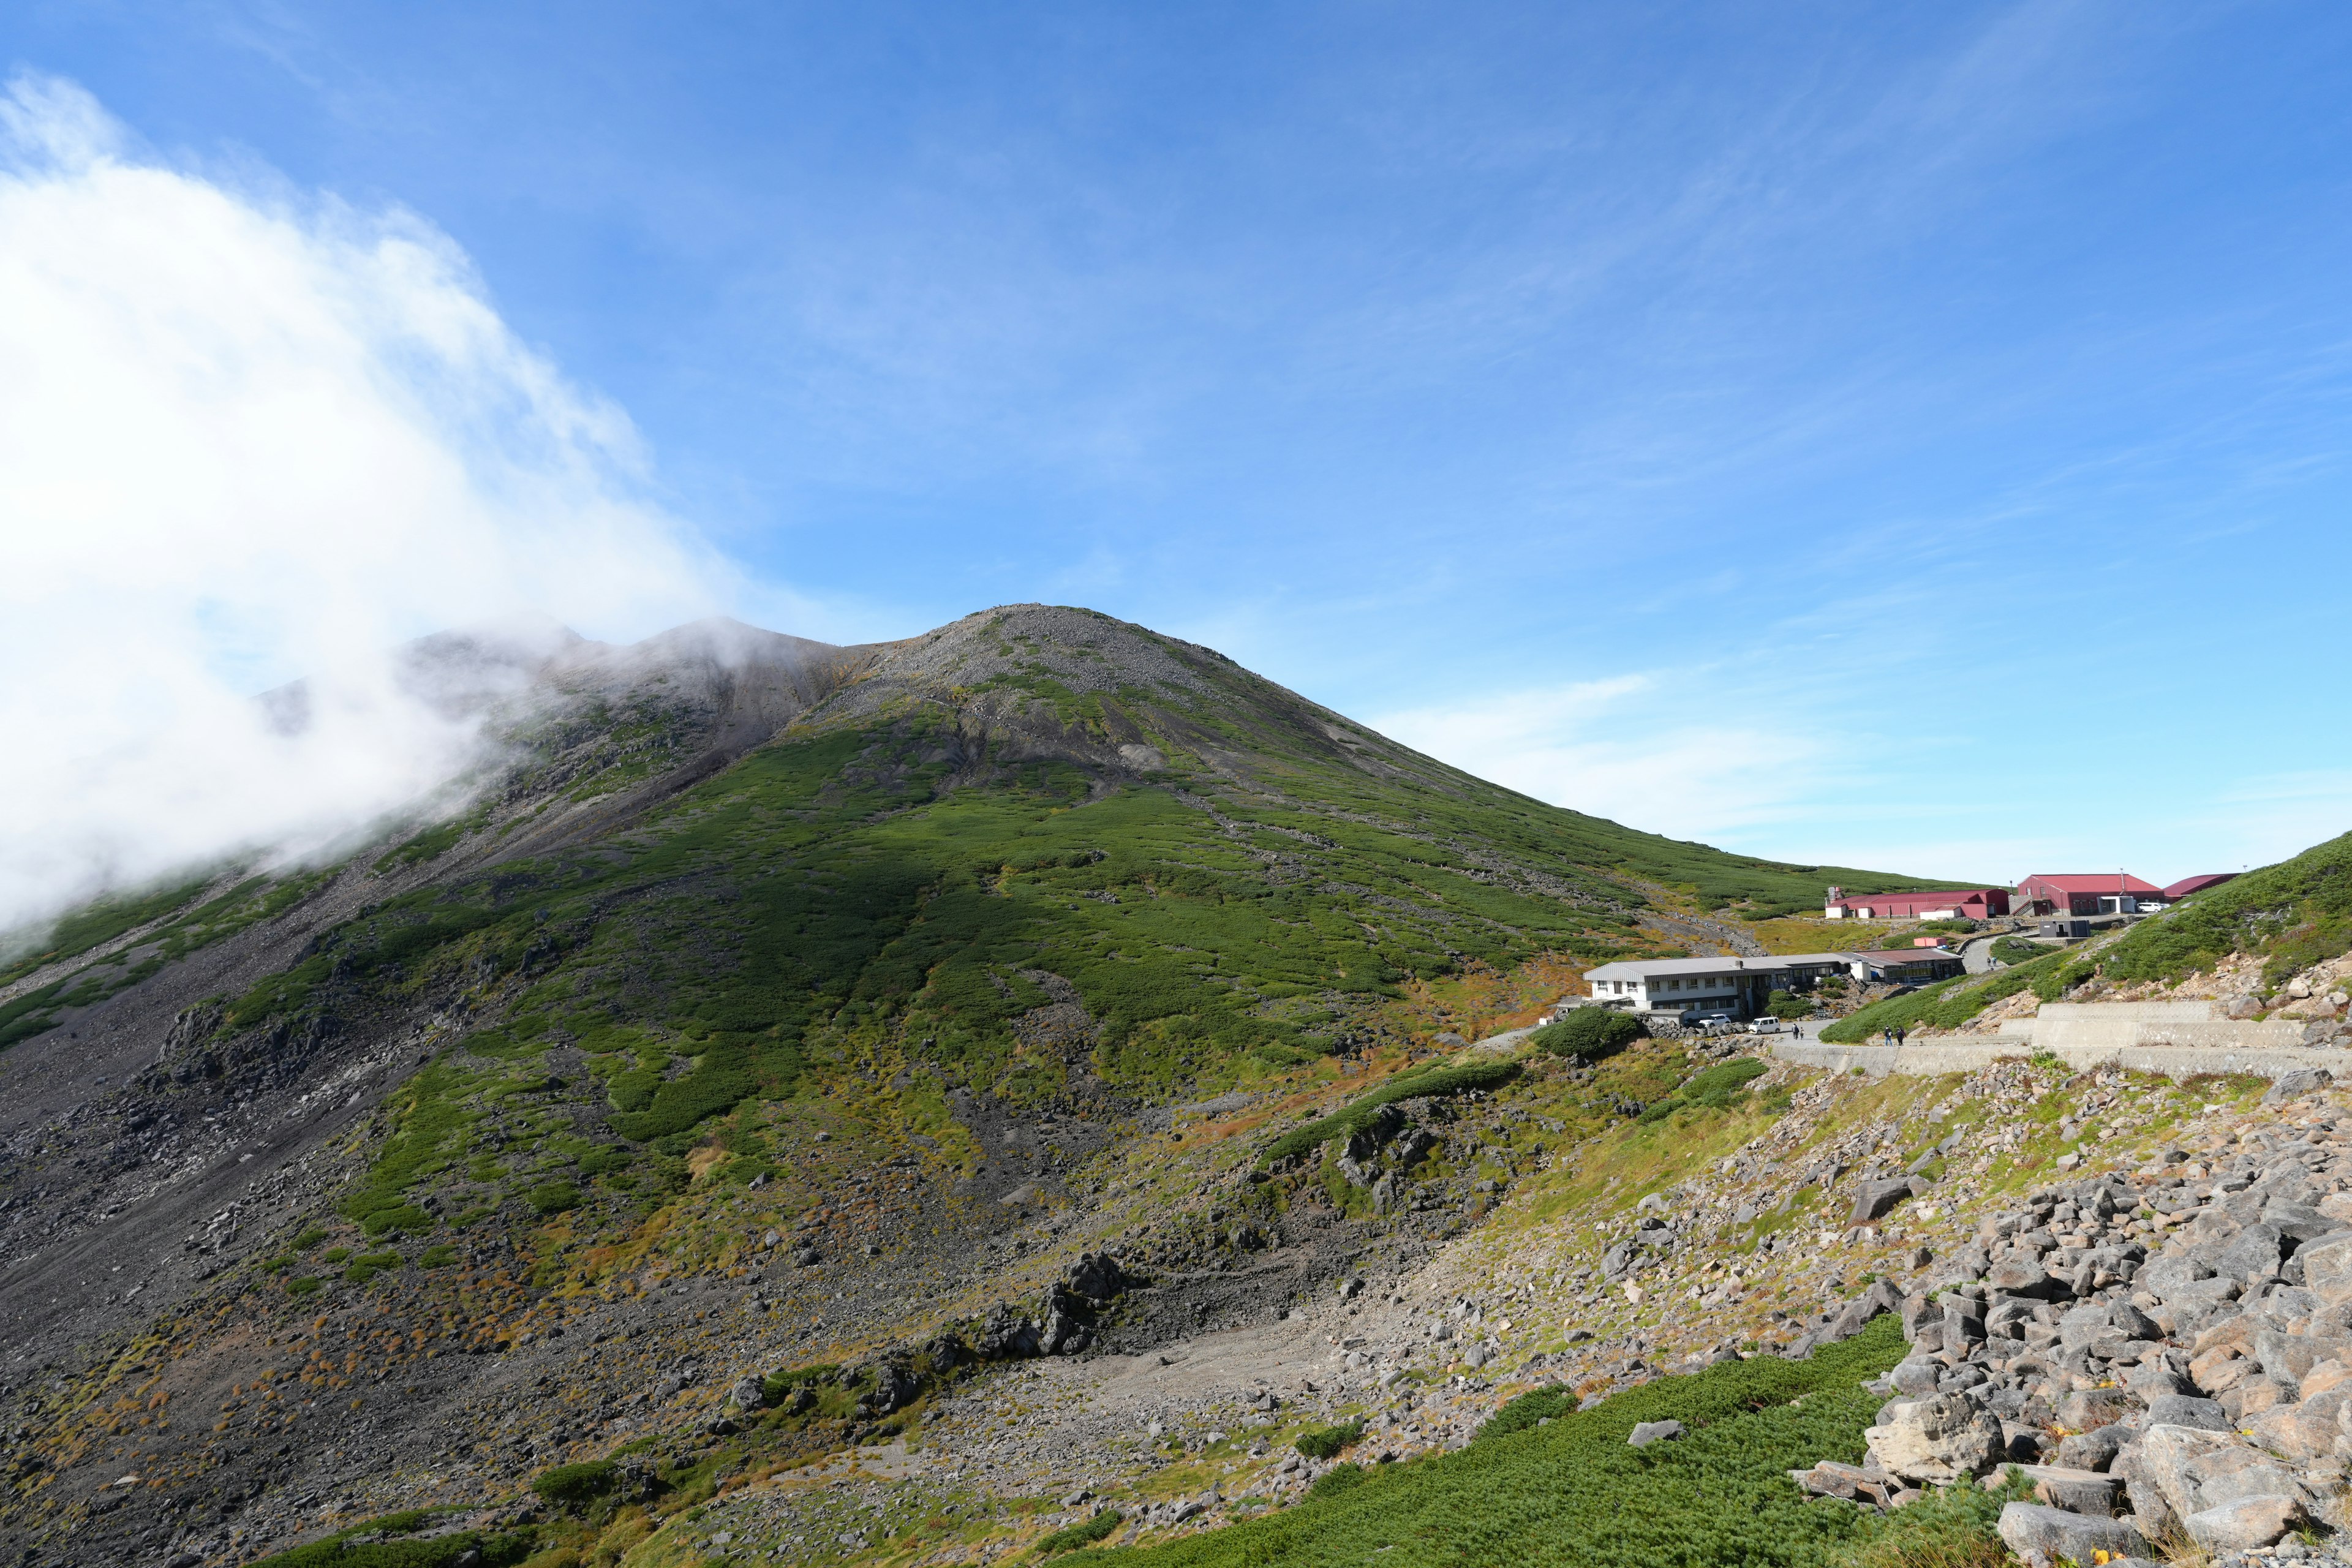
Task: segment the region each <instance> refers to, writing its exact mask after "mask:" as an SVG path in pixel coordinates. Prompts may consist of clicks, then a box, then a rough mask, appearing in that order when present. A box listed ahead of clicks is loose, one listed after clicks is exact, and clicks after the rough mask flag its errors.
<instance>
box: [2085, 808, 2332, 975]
mask: <svg viewBox="0 0 2352 1568" xmlns="http://www.w3.org/2000/svg"><path fill="white" fill-rule="evenodd" d="M2232 952H2257V953H2263V954H2265V955H2267V956H2268V959H2269V962H2268V963H2266V964H2265V965H2264V966H2263V981H2264V983H2265V984H2270V985H2272V986H2276V985H2279V984H2283V983H2284V981H2285V980H2286V979H2287V978H2288V977H2289V976H2291V975H2293V974H2294V973H2295V972H2296V971H2298V970H2301V969H2306V968H2309V967H2310V966H2311V965H2312V964H2315V963H2321V962H2323V961H2325V960H2326V959H2330V958H2336V957H2339V956H2341V955H2342V954H2343V953H2345V952H2352V833H2347V834H2346V835H2344V836H2343V837H2339V838H2331V839H2329V840H2328V841H2327V842H2326V843H2325V844H2317V845H2314V846H2313V847H2311V848H2309V849H2306V850H2305V851H2304V852H2303V853H2302V854H2300V855H2297V856H2295V857H2294V858H2293V859H2289V860H2282V861H2280V862H2279V863H2278V864H2277V865H2275V866H2265V867H2263V868H2262V869H2260V870H2258V871H2252V872H2249V873H2248V874H2247V875H2245V876H2243V877H2240V878H2238V879H2236V880H2235V881H2231V882H2224V883H2223V884H2222V885H2221V886H2220V887H2218V888H2213V889H2209V890H2207V891H2205V892H2202V893H2199V894H2197V895H2196V896H2195V897H2194V898H2191V899H2189V900H2186V901H2184V902H2183V903H2182V904H2181V905H2180V906H2179V908H2178V909H2173V910H2166V911H2165V912H2164V913H2163V914H2160V915H2158V916H2156V917H2154V918H2153V919H2151V920H2147V921H2141V922H2140V923H2139V924H2138V925H2137V926H2135V927H2133V928H2132V929H2131V930H2130V931H2127V932H2126V933H2125V935H2124V937H2123V938H2122V940H2121V941H2119V942H2116V944H2115V946H2114V947H2113V948H2111V949H2109V950H2108V952H2107V953H2106V956H2105V960H2104V962H2103V963H2102V964H2101V966H2100V967H2101V970H2102V972H2103V973H2105V974H2106V975H2107V976H2108V978H2110V979H2114V980H2124V981H2130V980H2166V981H2174V980H2180V979H2183V978H2185V977H2186V976H2188V975H2189V974H2191V973H2196V972H2198V971H2200V970H2208V969H2210V968H2212V967H2213V965H2214V964H2216V963H2220V962H2221V960H2222V959H2224V958H2226V957H2228V956H2229V955H2230V954H2231V953H2232Z"/></svg>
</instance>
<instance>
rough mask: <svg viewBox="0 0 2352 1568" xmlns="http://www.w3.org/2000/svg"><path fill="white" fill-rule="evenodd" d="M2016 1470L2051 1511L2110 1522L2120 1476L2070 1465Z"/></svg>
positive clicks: (2024, 1466)
mask: <svg viewBox="0 0 2352 1568" xmlns="http://www.w3.org/2000/svg"><path fill="white" fill-rule="evenodd" d="M2018 1468H2019V1469H2020V1470H2021V1472H2022V1473H2023V1474H2024V1476H2025V1478H2026V1479H2028V1480H2030V1481H2032V1483H2033V1495H2034V1497H2035V1498H2036V1499H2037V1500H2040V1501H2042V1502H2045V1503H2048V1504H2049V1505H2050V1506H2051V1507H2052V1508H2063V1509H2064V1510H2066V1511H2067V1512H2068V1513H2087V1514H2094V1515H2096V1516H2097V1517H2098V1518H2100V1519H2112V1518H2114V1517H2115V1512H2116V1494H2117V1493H2118V1492H2120V1491H2122V1489H2123V1484H2124V1479H2123V1478H2122V1477H2121V1476H2103V1475H2101V1474H2099V1473H2098V1472H2097V1471H2096V1470H2085V1469H2078V1468H2075V1467H2074V1466H2071V1465H2063V1464H2061V1465H2021V1466H2019V1467H2018Z"/></svg>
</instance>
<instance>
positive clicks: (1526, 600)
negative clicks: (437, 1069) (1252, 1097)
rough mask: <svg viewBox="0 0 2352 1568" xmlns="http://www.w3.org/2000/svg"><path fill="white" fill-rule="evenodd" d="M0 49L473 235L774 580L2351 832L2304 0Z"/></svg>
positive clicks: (2231, 841)
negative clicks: (1041, 615)
mask: <svg viewBox="0 0 2352 1568" xmlns="http://www.w3.org/2000/svg"><path fill="white" fill-rule="evenodd" d="M0 62H5V64H7V65H8V66H10V67H12V68H16V69H19V70H27V71H32V72H37V73H44V74H47V75H54V76H56V77H58V78H62V79H66V80H68V81H70V82H73V83H78V84H79V86H80V87H81V88H83V89H87V91H88V92H89V94H91V95H93V96H94V97H95V99H96V100H98V101H99V102H100V103H101V104H102V105H103V106H104V108H105V110H107V111H108V112H110V114H111V115H113V116H115V117H116V118H118V119H119V120H120V121H121V122H122V123H123V124H124V125H125V126H127V127H128V128H129V131H130V132H131V133H132V134H133V135H135V136H136V137H137V138H139V139H142V142H143V143H144V145H145V146H146V147H147V148H149V149H150V150H151V155H152V157H154V158H155V159H158V160H160V161H162V162H163V163H168V164H169V165H171V166H173V167H174V168H176V169H179V170H182V171H184V172H188V173H191V174H194V175H198V176H201V177H202V178H204V179H206V180H211V181H215V182H217V183H218V184H221V185H222V186H223V187H224V188H233V189H236V190H239V191H242V192H245V193H247V194H248V195H251V194H252V193H256V192H269V191H277V192H279V193H280V194H281V195H283V197H284V199H286V200H289V201H292V202H297V203H310V204H315V203H317V202H319V201H320V200H322V199H324V198H328V197H331V198H333V199H335V200H336V201H339V202H341V203H343V204H348V205H349V206H350V207H352V209H354V210H357V211H360V212H362V213H371V214H383V213H386V212H393V211H397V212H400V213H404V214H408V215H414V218H415V220H416V221H417V222H418V223H420V224H421V225H424V226H430V227H431V228H432V229H434V230H437V231H438V233H439V234H440V235H442V236H446V240H447V242H448V243H449V245H450V246H452V247H455V249H456V251H457V252H461V253H462V257H463V258H465V259H466V260H467V261H468V262H469V263H470V266H471V268H472V269H473V276H474V278H475V279H476V283H475V287H477V288H478V290H479V292H480V294H481V295H482V296H483V297H484V298H486V299H487V300H488V302H489V303H490V304H491V305H492V306H493V307H494V308H495V310H496V312H497V314H498V316H499V318H500V319H501V320H502V321H503V323H504V325H505V327H506V328H507V329H508V330H509V331H511V333H512V334H513V337H514V338H515V340H516V341H517V342H520V343H521V344H524V345H528V347H529V349H530V351H531V352H532V353H535V354H536V355H538V356H540V357H541V359H543V361H544V363H546V364H548V365H551V366H552V367H556V368H557V369H559V370H560V372H561V374H562V376H564V377H565V378H568V381H569V382H570V383H571V384H576V385H577V386H579V387H581V388H583V389H585V394H586V395H593V397H597V398H601V399H604V400H609V403H610V405H612V406H613V407H614V408H615V409H617V410H618V411H620V412H622V413H625V416H626V418H627V420H628V421H629V422H631V423H632V424H633V426H634V428H635V436H636V439H637V442H638V443H639V445H640V447H641V449H642V453H643V464H642V467H639V468H632V469H630V471H629V475H628V478H627V479H626V481H625V482H626V484H627V485H628V486H629V487H630V488H631V489H632V491H633V494H634V495H635V497H636V499H638V500H642V501H643V502H644V503H645V504H646V505H647V506H649V507H652V508H656V509H658V510H660V511H661V512H662V513H663V514H664V515H666V516H667V517H669V518H672V519H675V520H677V521H679V522H680V523H681V524H682V525H683V526H684V527H685V528H687V529H688V530H689V531H692V532H693V533H694V534H695V535H697V536H698V539H699V540H702V541H707V542H708V543H709V545H710V546H711V547H712V548H713V549H714V550H715V551H716V552H718V553H719V555H720V556H722V557H723V558H725V559H726V560H728V561H730V562H731V563H734V565H735V566H736V567H738V568H740V574H741V578H742V580H743V583H744V586H743V587H742V589H741V591H740V596H739V598H738V600H737V601H736V603H737V606H738V607H739V608H740V610H742V611H743V613H746V614H747V615H748V616H753V617H755V618H761V619H764V620H767V621H768V622H770V623H771V624H777V625H781V626H784V628H785V629H791V630H795V631H801V632H803V633H806V634H809V635H815V636H825V637H834V638H836V639H853V638H869V637H891V636H901V635H907V634H909V633H912V632H915V631H918V630H920V629H923V628H925V627H928V626H932V625H934V624H937V623H939V622H941V621H944V620H947V619H950V618H952V617H954V616H959V615H961V614H964V613H966V612H968V611H971V610H972V609H976V608H979V607H982V606H984V605H990V604H994V603H1000V602H1005V601H1016V600H1027V599H1044V600H1048V601H1055V602H1064V603H1078V604H1086V605H1094V606H1096V607H1098V608H1101V609H1103V610H1106V611H1108V612H1110V613H1112V614H1115V615H1118V616H1126V617H1129V618H1131V619H1134V620H1138V621H1141V622H1144V623H1146V624H1149V625H1151V626H1156V627H1159V628H1160V629H1163V630H1167V631H1170V632H1173V633H1176V634H1179V635H1181V636H1185V637H1193V638H1196V639H1199V640H1202V641H1205V642H1208V643H1210V644H1212V645H1213V646H1215V647H1219V648H1220V649H1222V650H1223V651H1224V652H1226V653H1228V654H1230V655H1232V656H1233V657H1234V658H1238V659H1240V660H1242V661H1244V663H1247V664H1249V665H1251V666H1253V667H1255V668H1258V669H1260V670H1262V671H1264V672H1265V673H1266V674H1268V675H1270V676H1272V677H1274V678H1275V679H1279V680H1282V681H1284V682H1285V683H1286V684H1288V685H1290V686H1293V687H1295V688H1297V689H1299V690H1301V691H1303V692H1305V693H1307V695H1309V696H1311V697H1313V698H1316V699H1317V700H1321V701H1323V702H1326V703H1328V704H1329V705H1331V706H1333V707H1335V708H1338V709H1339V710H1343V711H1346V712H1348V713H1350V714H1352V715H1355V716H1357V717H1360V718H1362V719H1365V720H1368V721H1371V722H1374V723H1377V724H1381V725H1382V726H1383V727H1384V728H1387V729H1389V730H1390V731H1391V732H1392V733H1396V734H1398V735H1399V736H1400V737H1401V738H1403V739H1407V740H1409V741H1412V742H1414V743H1416V744H1420V745H1422V746H1423V747H1424V748H1425V749H1428V750H1432V751H1433V752H1437V753H1438V754H1440V755H1443V756H1445V757H1447V758H1448V759H1449V760H1451V761H1454V762H1457V763H1462V764H1463V765H1465V766H1469V767H1472V768H1474V769H1475V770H1477V771H1479V772H1481V773H1486V774H1487V775H1488V776H1492V777H1496V778H1497V779H1500V780H1502V781H1503V782H1506V783H1508V784H1514V785H1516V786H1517V787H1519V788H1522V789H1526V790H1528V792H1529V793H1531V794H1536V795H1541V796H1544V797H1545V798H1549V799H1552V800H1556V801H1559V802H1560V803H1561V804H1564V805H1575V806H1579V807H1581V808H1584V809H1590V810H1595V811H1599V812H1601V813H1603V814H1605V815H1609V816H1616V817H1619V818H1621V819H1622V820H1625V821H1629V822H1632V823H1634V824H1636V825H1638V826H1645V827H1654V828H1657V829H1660V830H1663V831H1666V832H1670V833H1674V834H1676V835H1678V836H1685V837H1703V838H1706V839H1707V840H1709V841H1711V842H1716V843H1719V844H1723V845H1727V846H1729V847H1736V848H1740V849H1744V850H1748V851H1752V852H1756V853H1761V854H1769V855H1772V856H1776V857H1780V858H1791V859H1798V860H1807V861H1811V860H1822V861H1843V862H1845V863H1860V864H1865V865H1876V866H1886V867H1891V868H1899V869H1905V870H1912V871H1916V872H1919V873H1921V874H1923V875H1934V876H1937V877H1943V878H1952V879H1961V878H1966V879H1987V880H2000V881H2006V880H2013V879H2016V878H2018V877H2020V876H2022V875H2024V874H2026V873H2028V872H2032V871H2049V870H2067V871H2071V870H2094V869H2101V868H2109V867H2113V866H2116V865H2128V866H2129V867H2130V868H2131V869H2132V870H2133V871H2135V872H2136V873H2138V874H2141V875H2145V876H2149V877H2153V878H2156V879H2158V880H2165V879H2170V878H2173V877H2176V876H2179V875H2183V874H2186V873H2189V872H2194V871H2202V870H2208V869H2223V868H2235V867H2237V866H2239V865H2241V864H2242V863H2245V862H2248V861H2253V862H2259V861H2262V860H2263V859H2267V858H2276V857H2278V856H2280V855H2283V854H2286V853H2290V852H2292V851H2293V850H2294V849H2295V848H2297V847H2301V846H2302V845H2304V844H2306V843H2309V842H2311V841H2313V840H2315V839H2317V838H2320V837H2329V836H2332V835H2334V834H2336V833H2337V832H2339V831H2342V830H2344V829H2345V828H2346V827H2347V826H2352V740H2347V733H2346V725H2345V723H2344V721H2343V719H2344V708H2345V705H2344V702H2343V700H2342V697H2341V687H2342V679H2343V671H2344V669H2345V668H2346V663H2347V660H2346V658H2345V656H2344V653H2343V647H2344V638H2345V626H2346V616H2345V614H2344V610H2343V605H2344V602H2345V596H2346V592H2347V582H2352V578H2347V565H2352V560H2348V559H2347V557H2352V546H2347V504H2346V502H2347V473H2346V452H2347V412H2352V289H2347V279H2348V278H2352V266H2347V263H2352V202H2347V195H2352V192H2347V182H2352V134H2347V132H2352V93H2347V91H2346V90H2345V83H2346V82H2347V80H2352V11H2347V10H2346V9H2344V8H2343V7H2341V6H2337V5H2324V4H2307V5H2295V4H2244V5H2171V6H2162V7H2150V6H2142V5H2122V4H2063V3H2061V4H2037V5H2018V6H1991V5H1945V6H1935V7H1922V6H1888V5H1832V4H1812V5H1807V4H1790V5H1774V6H1756V5H1739V4H1722V5H1660V6H1643V7H1633V6H1623V5H1541V6H1505V5H1465V4H1461V3H1458V0H1457V3H1454V4H1448V5H1347V6H1340V5H1330V6H1313V5H1277V6H1272V7H1269V6H1264V5H1254V6H1220V5H1192V6H1185V7H1143V6H1129V7H1116V6H1104V5H1084V6H1080V5H1069V6H1051V5H959V6H945V5H934V6H919V7H918V6H904V5H879V4H877V5H862V6H856V7H847V6H825V7H814V6H792V5H691V4H686V5H660V6H655V5H597V4H579V3H567V4H563V5H553V4H550V5H483V4H479V3H471V4H466V5H434V4H417V3H415V0H404V3H403V4H400V5H389V4H365V3H348V0H346V3H339V4H335V5H299V4H283V3H277V4H257V3H249V0H207V3H202V4H177V5H145V4H137V3H133V0H101V3H77V4H53V3H48V0H29V3H23V4H19V5H14V6H11V7H8V8H7V9H6V11H5V15H0ZM624 622H625V616H620V617H615V618H614V619H612V620H611V621H610V623H609V624H603V625H597V624H591V625H588V626H584V627H583V629H587V630H591V631H596V632H601V633H605V634H608V635H626V634H628V633H631V632H635V631H640V630H643V629H646V628H645V627H641V626H629V625H626V624H624Z"/></svg>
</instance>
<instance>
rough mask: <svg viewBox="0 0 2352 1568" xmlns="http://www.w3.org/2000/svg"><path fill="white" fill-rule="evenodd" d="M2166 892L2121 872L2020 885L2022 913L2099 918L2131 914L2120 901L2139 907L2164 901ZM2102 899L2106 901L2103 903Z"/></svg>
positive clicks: (2040, 879) (2052, 878)
mask: <svg viewBox="0 0 2352 1568" xmlns="http://www.w3.org/2000/svg"><path fill="white" fill-rule="evenodd" d="M2163 897H2164V889H2162V888H2159V887H2158V886H2157V885H2156V884H2155V883H2154V882H2143V881H2141V880H2140V879H2138V878H2137V877H2127V876H2126V875H2124V873H2122V872H2121V871H2094V872H2091V873H2089V874H2087V875H2084V876H2040V877H2028V878H2026V879H2025V880H2023V881H2022V882H2020V883H2019V884H2018V885H2017V899H2018V903H2019V905H2020V906H2021V907H2020V908H2019V910H2018V912H2019V913H2020V914H2031V915H2095V914H2114V913H2116V912H2119V910H2120V911H2122V912H2128V908H2127V906H2121V905H2119V904H2118V902H2117V901H2116V900H2119V899H2129V900H2132V901H2133V903H2135V904H2137V902H2138V901H2139V900H2142V899H2161V898H2163ZM2102 900H2106V901H2105V902H2102Z"/></svg>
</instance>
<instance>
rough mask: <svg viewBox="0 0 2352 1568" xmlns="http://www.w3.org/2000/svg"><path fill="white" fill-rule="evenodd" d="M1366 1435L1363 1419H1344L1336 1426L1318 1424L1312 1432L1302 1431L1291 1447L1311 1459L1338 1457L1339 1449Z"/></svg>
mask: <svg viewBox="0 0 2352 1568" xmlns="http://www.w3.org/2000/svg"><path fill="white" fill-rule="evenodd" d="M1363 1435H1364V1424H1363V1423H1362V1422H1361V1421H1343V1422H1341V1423H1340V1424H1339V1425H1338V1426H1318V1427H1317V1428H1316V1429H1315V1430H1313V1431H1312V1432H1301V1433H1300V1434H1299V1435H1298V1438H1297V1442H1295V1443H1293V1444H1292V1445H1291V1447H1295V1448H1297V1450H1298V1451H1299V1452H1300V1453H1301V1454H1304V1455H1305V1456H1306V1457H1307V1458H1310V1459H1336V1458H1339V1451H1340V1450H1341V1449H1343V1448H1345V1447H1348V1445H1349V1444H1350V1443H1354V1442H1356V1441H1358V1440H1359V1439H1360V1438H1361V1437H1362V1436H1363Z"/></svg>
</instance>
